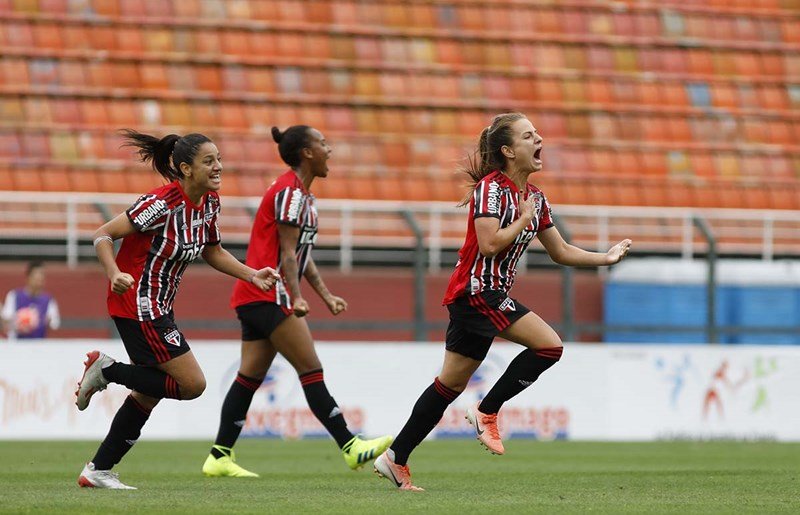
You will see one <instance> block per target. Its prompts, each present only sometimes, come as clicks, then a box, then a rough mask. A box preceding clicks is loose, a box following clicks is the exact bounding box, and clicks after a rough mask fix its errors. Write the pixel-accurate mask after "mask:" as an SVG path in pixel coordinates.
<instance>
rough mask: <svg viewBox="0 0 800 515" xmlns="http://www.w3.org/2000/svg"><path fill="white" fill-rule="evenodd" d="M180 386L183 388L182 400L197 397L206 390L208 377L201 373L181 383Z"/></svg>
mask: <svg viewBox="0 0 800 515" xmlns="http://www.w3.org/2000/svg"><path fill="white" fill-rule="evenodd" d="M179 387H180V389H181V400H182V401H189V400H192V399H196V398H198V397H200V396H201V395H203V392H204V391H206V378H205V376H203V375H202V374H200V375H199V376H197V377H192V378H191V379H188V380H186V381H184V382H183V383H179Z"/></svg>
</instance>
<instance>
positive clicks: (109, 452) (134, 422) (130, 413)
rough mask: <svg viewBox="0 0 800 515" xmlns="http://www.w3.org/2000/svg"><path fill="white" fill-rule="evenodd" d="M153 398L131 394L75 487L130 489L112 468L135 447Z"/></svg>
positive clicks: (154, 404) (152, 404)
mask: <svg viewBox="0 0 800 515" xmlns="http://www.w3.org/2000/svg"><path fill="white" fill-rule="evenodd" d="M159 400H160V399H156V398H154V397H149V396H147V395H143V394H141V393H139V392H131V393H130V395H128V397H127V398H126V399H125V402H123V403H122V406H121V407H120V408H119V410H118V411H117V414H116V415H115V416H114V420H113V421H112V422H111V427H110V428H109V430H108V434H107V435H106V438H105V439H104V440H103V442H102V443H101V444H100V447H99V448H98V449H97V452H96V453H95V455H94V458H92V460H91V461H90V462H89V463H87V464H86V466H85V467H84V469H83V471H82V472H81V475H80V476H79V478H78V484H79V485H81V486H84V487H96V488H111V489H119V490H127V489H132V488H133V487H129V486H127V485H125V484H123V483H122V482H121V481H120V480H119V478H118V477H117V475H116V474H115V473H112V472H110V471H111V469H112V468H113V467H114V466H115V465H116V464H117V463H119V462H120V461H121V460H122V458H123V457H124V456H125V454H127V453H128V451H129V450H131V448H132V447H133V446H134V444H135V443H136V441H137V440H138V439H139V436H140V435H141V433H142V427H144V424H145V423H146V422H147V419H148V418H150V412H152V411H153V408H155V407H156V405H157V404H158V401H159Z"/></svg>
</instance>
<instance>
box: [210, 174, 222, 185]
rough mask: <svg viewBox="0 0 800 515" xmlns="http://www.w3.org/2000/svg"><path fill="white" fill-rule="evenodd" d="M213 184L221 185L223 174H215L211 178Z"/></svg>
mask: <svg viewBox="0 0 800 515" xmlns="http://www.w3.org/2000/svg"><path fill="white" fill-rule="evenodd" d="M209 179H210V180H211V183H212V184H221V183H222V174H219V173H215V174H213V175H210V176H209Z"/></svg>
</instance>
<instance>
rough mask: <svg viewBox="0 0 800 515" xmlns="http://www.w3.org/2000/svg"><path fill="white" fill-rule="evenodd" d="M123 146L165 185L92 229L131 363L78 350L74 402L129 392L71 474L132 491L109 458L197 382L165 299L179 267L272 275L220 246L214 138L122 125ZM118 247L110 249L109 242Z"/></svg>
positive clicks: (81, 405)
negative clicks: (162, 405) (113, 388)
mask: <svg viewBox="0 0 800 515" xmlns="http://www.w3.org/2000/svg"><path fill="white" fill-rule="evenodd" d="M124 134H125V138H126V145H127V146H131V147H134V148H136V149H138V154H139V156H140V158H141V160H142V161H143V162H146V163H150V165H151V166H152V167H153V169H154V170H155V171H156V172H157V173H158V174H160V175H161V176H162V177H163V178H164V179H165V180H166V181H168V183H167V184H166V185H164V186H161V187H160V188H156V189H154V190H152V191H150V192H149V193H146V194H144V195H142V196H141V197H139V199H138V200H137V201H136V202H135V203H134V204H133V205H132V206H131V207H129V208H128V209H127V210H126V211H125V212H124V213H121V214H119V215H117V216H116V217H115V218H113V219H112V220H111V221H109V222H107V223H106V224H104V225H103V226H102V227H100V228H99V229H98V230H97V231H96V232H95V234H94V247H95V251H96V252H97V257H98V259H99V260H100V263H101V264H102V265H103V268H104V269H105V272H106V275H107V276H108V279H109V282H110V284H109V288H108V312H109V314H110V315H111V318H112V320H113V321H114V324H115V325H116V327H117V330H118V331H119V334H120V337H121V338H122V342H123V344H124V345H125V350H126V351H127V353H128V356H129V357H130V361H131V364H130V365H126V364H124V363H120V362H117V361H116V360H114V359H113V358H111V357H110V356H107V355H105V354H103V353H102V352H99V351H92V352H89V353H88V354H87V357H88V358H89V359H88V360H87V361H86V362H85V363H84V366H85V367H84V373H83V378H82V379H81V381H80V383H78V390H77V391H76V392H75V394H76V396H77V400H76V403H75V404H76V405H77V406H78V409H79V410H81V411H83V410H85V409H86V408H87V407H88V405H89V401H90V400H91V398H92V395H94V394H95V393H97V392H99V391H102V390H104V389H105V388H106V387H107V386H108V384H109V383H117V384H121V385H124V386H126V387H128V388H129V389H130V390H131V393H130V395H129V396H128V397H127V399H126V400H125V402H124V403H123V404H122V407H121V408H120V409H119V411H118V412H117V414H116V416H115V417H114V420H113V422H112V423H111V429H110V430H109V432H108V435H107V436H106V438H105V440H103V443H102V444H100V448H99V449H98V451H97V453H96V454H95V456H94V458H93V459H92V460H91V461H90V462H88V463H87V464H86V466H85V467H84V468H83V471H82V472H81V475H80V476H79V478H78V484H79V485H80V486H82V487H95V488H111V489H133V487H130V486H127V485H125V484H123V483H122V482H121V481H120V480H119V477H118V475H117V474H116V473H115V472H111V469H112V467H113V466H114V465H116V464H117V463H119V461H120V460H121V459H122V457H123V456H124V455H125V453H127V452H128V451H129V450H130V448H131V447H132V446H133V444H134V443H136V440H137V439H138V438H139V434H140V433H141V430H142V427H143V426H144V424H145V422H147V419H148V418H149V416H150V412H151V411H152V410H153V408H154V407H155V406H156V404H158V403H159V401H160V400H161V399H165V398H167V399H178V400H190V399H195V398H197V397H199V396H200V394H202V393H203V390H205V387H206V380H205V377H204V376H203V371H202V370H201V369H200V366H199V365H198V363H197V360H195V358H194V355H193V354H192V352H191V350H190V348H189V344H188V343H187V342H186V338H184V336H183V334H182V333H181V332H180V330H179V329H178V327H177V325H176V324H175V318H174V316H173V312H172V303H173V300H174V299H175V294H176V293H177V291H178V284H179V283H180V280H181V277H182V275H183V272H184V271H185V270H186V267H187V266H188V265H189V263H191V262H192V261H194V260H195V259H196V258H197V257H199V256H203V259H204V260H205V261H206V262H207V263H208V264H209V265H211V266H212V267H214V268H216V269H217V270H219V271H220V272H223V273H225V274H227V275H230V276H232V277H235V278H237V279H240V280H241V281H242V282H246V283H247V284H249V285H251V286H252V287H253V288H255V289H257V290H259V291H262V292H264V291H268V290H270V289H271V288H272V287H273V286H274V285H275V282H276V280H277V278H278V276H277V274H276V272H275V270H274V269H272V268H269V267H260V269H253V268H251V267H249V266H247V265H243V264H242V263H240V262H239V261H238V260H237V259H236V258H235V257H233V256H232V255H231V254H230V253H229V252H228V251H227V250H225V249H223V248H222V245H221V239H220V233H219V226H218V217H219V209H220V202H219V194H218V193H217V192H218V191H219V189H220V184H221V181H222V162H221V159H222V158H221V157H220V154H219V150H217V147H216V145H214V143H213V142H212V141H211V140H210V139H208V138H207V137H206V136H204V135H202V134H187V135H186V136H178V135H176V134H170V135H169V136H165V137H163V138H160V139H159V138H156V137H153V136H149V135H147V134H141V133H139V132H136V131H132V130H126V131H124ZM120 238H121V239H122V246H121V247H120V249H119V252H118V253H117V255H116V258H115V256H114V240H118V239H120Z"/></svg>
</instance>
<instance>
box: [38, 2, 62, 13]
mask: <svg viewBox="0 0 800 515" xmlns="http://www.w3.org/2000/svg"><path fill="white" fill-rule="evenodd" d="M39 11H40V12H45V13H54V14H66V12H67V0H39Z"/></svg>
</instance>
